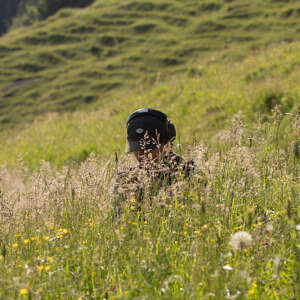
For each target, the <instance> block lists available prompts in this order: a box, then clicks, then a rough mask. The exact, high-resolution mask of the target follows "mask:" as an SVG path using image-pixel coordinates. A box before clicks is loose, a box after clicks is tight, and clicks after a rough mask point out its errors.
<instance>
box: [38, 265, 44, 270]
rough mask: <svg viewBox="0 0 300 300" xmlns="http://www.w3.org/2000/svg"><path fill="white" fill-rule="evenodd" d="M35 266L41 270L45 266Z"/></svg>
mask: <svg viewBox="0 0 300 300" xmlns="http://www.w3.org/2000/svg"><path fill="white" fill-rule="evenodd" d="M37 268H38V269H39V270H40V271H42V270H44V268H45V267H44V266H43V265H41V266H38V267H37Z"/></svg>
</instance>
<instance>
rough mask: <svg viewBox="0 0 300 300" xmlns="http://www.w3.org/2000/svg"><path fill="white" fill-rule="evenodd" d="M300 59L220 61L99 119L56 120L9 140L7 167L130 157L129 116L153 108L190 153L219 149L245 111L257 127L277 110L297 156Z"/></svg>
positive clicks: (283, 48)
mask: <svg viewBox="0 0 300 300" xmlns="http://www.w3.org/2000/svg"><path fill="white" fill-rule="evenodd" d="M299 53H300V43H292V44H281V45H275V46H273V47H269V48H267V49H266V50H263V51H260V52H257V53H256V54H255V55H253V56H249V57H248V58H247V59H244V60H243V61H240V62H236V63H232V62H222V59H221V55H222V54H220V56H213V57H211V58H210V59H208V62H207V63H203V64H200V63H198V64H195V65H194V66H193V67H192V68H191V69H190V73H189V76H183V77H179V76H178V77H177V78H174V79H173V80H170V81H169V82H165V83H157V84H156V85H155V86H154V87H153V88H152V90H151V91H148V92H142V91H141V92H140V93H137V94H136V95H131V96H130V95H129V94H127V95H124V98H121V99H119V100H117V99H116V100H115V101H111V102H107V103H106V104H105V105H103V107H99V108H98V109H97V110H95V111H93V112H73V113H65V114H64V115H60V114H54V113H52V114H48V115H46V117H42V118H40V119H37V120H36V121H35V122H34V123H33V124H32V125H30V126H29V127H28V128H26V129H24V130H22V131H18V132H16V131H11V132H10V131H7V132H4V133H2V134H1V136H0V137H1V140H2V147H1V148H0V162H6V163H7V164H9V165H15V164H16V162H19V159H20V158H22V159H23V161H24V162H25V164H26V165H27V166H29V167H31V168H32V167H33V168H35V167H37V166H39V165H40V163H41V161H42V160H46V161H49V162H51V163H52V164H55V165H59V166H62V165H64V164H65V163H66V162H68V161H70V160H73V161H76V162H80V161H83V160H84V159H85V158H86V157H87V156H88V155H89V154H90V153H91V152H95V153H97V154H99V155H100V156H106V157H108V156H110V157H111V156H113V155H114V152H117V153H123V151H124V147H125V137H126V134H125V120H126V118H127V116H128V114H130V113H131V112H132V111H134V110H136V109H138V108H141V107H149V106H150V107H154V108H158V109H161V110H163V111H165V112H166V113H168V115H169V117H170V118H171V120H172V121H173V122H174V123H175V125H176V127H177V131H178V138H177V140H176V141H175V144H176V145H177V144H178V145H179V144H180V145H181V146H180V147H182V148H183V149H186V148H187V147H189V146H191V145H192V144H193V143H194V142H198V141H200V140H206V141H210V142H211V143H212V144H214V140H215V135H216V134H219V131H220V129H224V127H225V128H226V127H228V126H230V124H231V120H232V118H233V117H234V115H236V114H237V113H238V112H239V111H240V112H241V113H242V115H243V118H244V119H245V120H246V121H247V122H248V123H249V125H248V126H250V127H251V126H252V125H251V124H255V123H256V122H257V120H258V119H262V120H268V119H269V118H270V116H271V115H272V110H273V109H274V108H275V107H276V105H277V106H278V108H279V109H280V111H281V114H282V120H281V123H280V126H279V131H278V132H279V133H278V134H279V140H280V144H281V146H283V147H288V146H289V145H291V144H292V143H294V147H296V148H297V147H299V135H298V136H297V135H296V134H295V133H292V132H293V130H292V126H291V122H293V120H294V119H296V118H297V115H299V109H300V68H299V66H300V56H299ZM178 147H179V146H178ZM176 150H177V151H179V150H180V149H179V148H176ZM297 151H298V153H299V152H300V151H299V149H298V150H297Z"/></svg>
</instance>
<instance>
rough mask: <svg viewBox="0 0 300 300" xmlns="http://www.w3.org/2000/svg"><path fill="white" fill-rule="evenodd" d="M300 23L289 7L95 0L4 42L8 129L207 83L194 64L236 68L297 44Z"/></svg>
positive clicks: (2, 99)
mask: <svg viewBox="0 0 300 300" xmlns="http://www.w3.org/2000/svg"><path fill="white" fill-rule="evenodd" d="M299 16H300V1H292V0H290V1H284V2H283V1H278V0H267V1H258V0H251V1H250V0H235V1H228V0H227V1H223V0H211V1H195V0H188V1H174V0H172V1H170V0H165V1H158V0H152V1H150V0H148V1H144V0H139V1H132V0H131V1H127V0H126V1H101V0H98V1H96V2H95V3H94V4H93V5H92V6H91V7H88V8H86V9H78V10H71V9H66V10H62V11H60V12H59V13H58V14H56V15H55V16H53V17H50V18H48V19H47V20H45V21H43V22H40V23H36V24H35V25H34V26H32V27H24V28H21V29H18V30H15V31H12V32H11V33H9V34H8V35H6V36H4V37H2V38H1V39H0V64H1V71H0V124H1V128H2V129H3V128H8V127H12V126H15V125H17V124H21V125H22V126H23V124H24V123H25V122H27V121H31V120H33V119H35V118H36V117H37V116H40V115H43V114H45V113H49V112H58V113H60V112H65V111H74V110H81V109H87V108H91V109H92V110H94V109H95V108H99V107H103V106H105V105H107V104H108V103H111V102H114V101H116V100H117V99H120V98H128V97H129V96H130V95H132V94H136V93H140V92H143V91H144V90H145V89H147V88H149V87H152V86H153V84H154V83H155V82H160V81H163V80H165V79H166V78H170V76H172V75H178V74H182V73H184V74H186V73H188V74H190V75H199V76H200V75H201V74H202V70H199V69H198V68H194V66H195V65H199V64H202V63H205V61H206V60H207V58H208V57H211V56H212V55H213V54H214V53H218V54H217V57H218V59H219V60H224V59H225V58H226V59H229V60H231V61H234V60H237V59H241V58H242V57H245V56H247V54H248V53H249V52H254V53H255V51H256V50H257V49H259V48H262V47H265V46H267V45H270V44H274V43H278V42H282V41H288V42H291V41H295V40H298V39H299V30H300V25H299V22H298V20H299ZM220 53H221V54H220ZM261 73H263V71H261V72H259V74H254V75H252V76H263V74H261ZM250 79H251V78H250Z"/></svg>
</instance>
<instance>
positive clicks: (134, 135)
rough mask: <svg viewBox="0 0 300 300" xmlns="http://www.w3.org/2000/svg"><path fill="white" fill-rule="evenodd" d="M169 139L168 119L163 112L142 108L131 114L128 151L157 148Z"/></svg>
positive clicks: (128, 126)
mask: <svg viewBox="0 0 300 300" xmlns="http://www.w3.org/2000/svg"><path fill="white" fill-rule="evenodd" d="M146 110H147V111H146ZM153 112H154V113H155V114H154V113H153ZM156 113H157V115H156ZM158 113H160V115H159V114H158ZM167 140H168V120H167V116H166V115H165V114H163V113H162V112H160V111H156V110H152V109H141V110H138V111H137V112H135V113H133V114H132V115H131V116H129V118H128V120H127V144H126V150H125V151H126V152H134V151H139V150H149V149H155V148H157V147H158V146H159V145H160V144H162V143H165V142H166V141H167Z"/></svg>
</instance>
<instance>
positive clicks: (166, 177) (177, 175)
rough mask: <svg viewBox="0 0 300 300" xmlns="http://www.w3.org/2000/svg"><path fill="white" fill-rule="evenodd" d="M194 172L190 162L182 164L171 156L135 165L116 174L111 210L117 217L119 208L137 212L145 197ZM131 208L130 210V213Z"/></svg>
mask: <svg viewBox="0 0 300 300" xmlns="http://www.w3.org/2000/svg"><path fill="white" fill-rule="evenodd" d="M193 170H194V162H193V161H192V160H190V161H185V160H183V159H182V158H181V157H180V156H179V155H177V154H175V153H174V152H170V153H169V154H168V155H165V156H164V157H163V158H162V160H161V161H160V162H152V163H148V165H141V164H139V165H137V166H135V167H131V168H130V169H129V170H128V171H126V172H119V173H118V174H117V178H116V181H115V184H114V187H113V197H112V198H113V207H114V209H115V210H116V214H117V215H120V213H121V211H122V207H123V205H126V204H128V205H130V207H131V209H132V210H136V209H139V208H140V206H141V204H142V203H143V200H144V198H145V196H146V195H147V201H149V199H151V197H152V196H154V195H156V194H157V193H158V192H159V190H160V189H161V188H162V187H164V186H170V185H172V184H173V183H175V182H177V181H179V180H181V179H183V178H184V179H186V178H187V177H189V176H190V174H191V173H192V172H193ZM133 208H134V209H133Z"/></svg>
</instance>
